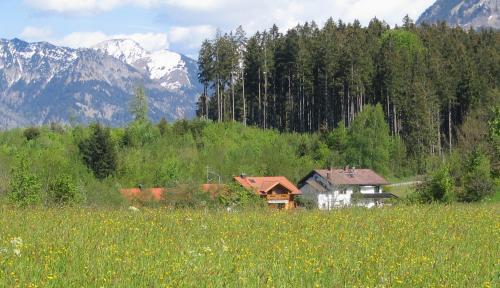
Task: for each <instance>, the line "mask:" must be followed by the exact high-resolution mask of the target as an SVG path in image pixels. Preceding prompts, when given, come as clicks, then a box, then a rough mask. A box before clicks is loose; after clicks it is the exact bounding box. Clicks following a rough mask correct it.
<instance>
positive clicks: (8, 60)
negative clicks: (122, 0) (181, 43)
mask: <svg viewBox="0 0 500 288" xmlns="http://www.w3.org/2000/svg"><path fill="white" fill-rule="evenodd" d="M197 69H198V67H197V64H196V61H194V60H193V59H190V58H188V57H186V56H184V55H181V54H178V53H175V52H172V51H168V50H164V51H156V52H149V51H146V50H145V49H143V48H142V47H140V45H138V44H137V43H135V42H134V41H131V40H126V39H123V40H110V41H106V42H104V43H100V44H99V45H97V46H96V47H94V48H92V49H85V48H81V49H72V48H67V47H59V46H55V45H52V44H50V43H46V42H36V43H28V42H25V41H22V40H19V39H12V40H5V39H0V129H5V128H11V127H18V126H26V125H39V124H44V123H50V122H51V121H61V122H68V121H69V119H73V120H74V121H78V122H81V123H89V122H93V121H100V122H101V123H105V124H109V125H116V126H118V125H123V124H125V123H127V122H128V121H130V119H131V116H130V113H129V109H128V105H129V103H130V101H131V99H132V97H133V93H134V89H135V88H136V87H137V85H143V86H144V87H145V89H146V94H147V95H148V100H149V103H150V113H149V114H150V117H151V119H152V120H153V121H159V119H161V118H162V117H166V118H167V119H168V120H169V121H173V120H175V119H179V118H184V117H193V116H194V115H195V107H196V102H197V100H198V97H199V95H200V94H201V91H202V90H203V87H202V86H201V84H199V83H198V81H197V74H198V70H197Z"/></svg>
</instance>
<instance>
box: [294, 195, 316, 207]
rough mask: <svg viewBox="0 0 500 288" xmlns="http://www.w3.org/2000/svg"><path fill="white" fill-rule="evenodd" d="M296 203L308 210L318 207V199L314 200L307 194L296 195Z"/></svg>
mask: <svg viewBox="0 0 500 288" xmlns="http://www.w3.org/2000/svg"><path fill="white" fill-rule="evenodd" d="M295 203H296V204H297V206H299V207H303V208H306V209H308V210H311V209H316V208H318V204H317V202H316V200H314V199H313V198H312V197H307V196H305V195H300V196H297V197H295Z"/></svg>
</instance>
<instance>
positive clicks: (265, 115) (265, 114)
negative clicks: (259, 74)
mask: <svg viewBox="0 0 500 288" xmlns="http://www.w3.org/2000/svg"><path fill="white" fill-rule="evenodd" d="M267 73H268V71H267V48H266V43H265V42H264V129H266V128H267Z"/></svg>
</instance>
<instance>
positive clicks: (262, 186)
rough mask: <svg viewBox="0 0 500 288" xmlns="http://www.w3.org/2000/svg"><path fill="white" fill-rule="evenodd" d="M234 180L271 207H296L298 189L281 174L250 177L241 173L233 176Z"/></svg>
mask: <svg viewBox="0 0 500 288" xmlns="http://www.w3.org/2000/svg"><path fill="white" fill-rule="evenodd" d="M234 180H235V181H236V182H237V183H239V184H240V185H241V186H243V187H245V188H247V189H251V190H253V191H254V192H255V193H257V194H258V195H260V197H262V198H265V199H266V201H267V203H268V204H269V206H270V207H272V208H277V209H293V208H295V207H296V203H295V197H296V196H297V195H300V194H301V192H300V190H299V189H298V188H297V187H296V186H295V185H294V184H293V183H292V182H290V181H289V180H288V179H287V178H286V177H283V176H273V177H250V176H246V175H244V174H243V175H241V176H238V177H234Z"/></svg>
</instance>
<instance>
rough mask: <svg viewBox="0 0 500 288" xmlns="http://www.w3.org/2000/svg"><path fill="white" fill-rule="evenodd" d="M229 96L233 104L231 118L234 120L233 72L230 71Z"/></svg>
mask: <svg viewBox="0 0 500 288" xmlns="http://www.w3.org/2000/svg"><path fill="white" fill-rule="evenodd" d="M231 98H232V102H233V103H232V105H233V107H232V108H233V109H232V110H233V111H232V113H231V114H232V115H231V116H232V118H233V122H234V121H235V115H234V114H235V113H234V77H233V73H231Z"/></svg>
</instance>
